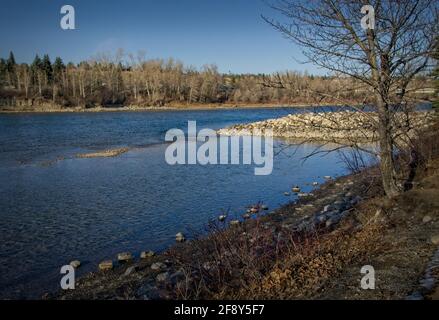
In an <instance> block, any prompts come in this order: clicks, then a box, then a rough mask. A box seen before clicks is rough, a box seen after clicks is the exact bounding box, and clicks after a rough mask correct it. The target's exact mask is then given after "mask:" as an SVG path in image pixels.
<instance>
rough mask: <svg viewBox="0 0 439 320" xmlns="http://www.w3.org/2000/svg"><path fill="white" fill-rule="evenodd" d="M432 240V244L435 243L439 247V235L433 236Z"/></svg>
mask: <svg viewBox="0 0 439 320" xmlns="http://www.w3.org/2000/svg"><path fill="white" fill-rule="evenodd" d="M430 240H431V243H433V244H434V245H439V234H436V235H434V236H431V239H430Z"/></svg>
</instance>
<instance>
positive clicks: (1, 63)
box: [0, 58, 7, 86]
mask: <svg viewBox="0 0 439 320" xmlns="http://www.w3.org/2000/svg"><path fill="white" fill-rule="evenodd" d="M6 70H7V69H6V60H5V59H3V58H1V59H0V86H3V83H4V81H5V80H6Z"/></svg>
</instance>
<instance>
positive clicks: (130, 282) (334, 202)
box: [43, 172, 439, 300]
mask: <svg viewBox="0 0 439 320" xmlns="http://www.w3.org/2000/svg"><path fill="white" fill-rule="evenodd" d="M370 175H371V172H368V173H367V174H357V175H352V176H346V177H341V178H338V179H336V180H333V179H329V180H328V181H327V182H326V183H324V184H323V185H321V186H319V187H318V188H316V189H315V190H314V191H313V192H312V193H308V194H303V195H302V197H300V198H299V199H298V200H297V201H294V202H292V203H290V204H288V205H285V206H283V207H281V208H279V209H278V210H275V211H273V212H270V214H266V215H264V214H262V213H263V212H264V210H265V209H266V208H265V207H264V208H263V207H262V205H259V204H258V205H257V206H252V207H251V208H249V210H248V212H246V213H244V215H248V217H244V216H243V218H244V219H243V220H242V221H235V220H229V219H228V218H227V217H226V216H219V217H218V221H217V222H216V223H215V225H216V229H215V230H216V231H215V232H214V233H212V234H210V235H207V236H205V237H203V238H200V239H191V240H190V241H184V240H186V238H185V237H184V235H182V234H179V235H177V236H176V241H177V242H178V243H177V244H176V245H175V246H174V247H172V248H171V249H169V250H167V251H165V252H163V253H160V254H155V253H154V252H151V251H148V250H146V251H145V252H142V253H141V254H140V258H139V259H135V258H134V257H135V256H139V255H133V254H131V253H123V254H120V255H118V256H117V257H115V259H114V260H109V261H105V262H104V263H103V264H102V266H99V268H100V270H99V269H98V271H97V272H93V273H90V274H87V275H86V276H84V277H83V278H81V279H79V280H78V281H77V284H76V289H75V290H71V291H62V292H58V293H55V294H47V295H45V296H44V297H43V298H44V299H111V300H112V299H148V300H149V299H153V300H156V299H194V298H196V299H198V298H209V299H217V298H227V297H229V298H230V297H231V296H233V295H229V294H227V293H226V296H225V297H224V296H222V295H218V294H215V295H213V296H211V295H207V296H205V295H202V296H197V297H194V296H193V293H192V294H191V293H190V292H191V290H190V289H189V288H191V287H192V286H198V285H199V283H201V282H204V281H208V280H207V279H212V278H214V277H215V276H214V275H216V274H217V273H218V272H220V273H222V272H226V271H227V270H228V268H230V267H227V263H228V262H229V261H234V260H233V259H235V258H239V261H241V260H242V257H241V256H240V255H242V252H237V250H241V248H242V247H243V244H242V243H241V241H244V243H245V245H244V247H245V246H249V247H248V248H246V249H245V250H248V251H251V252H253V250H256V251H255V252H253V253H252V254H256V255H257V256H256V257H254V259H257V260H255V261H259V260H260V259H261V257H262V256H260V255H261V254H264V251H266V250H268V251H270V249H268V248H273V246H274V247H279V246H282V245H283V243H284V242H286V241H287V238H288V237H289V235H290V236H291V237H294V239H296V240H294V241H295V242H294V243H295V244H296V245H298V246H299V248H300V245H301V244H300V240H297V239H300V238H303V239H308V240H306V241H316V240H315V239H314V237H318V238H319V239H320V240H317V241H318V243H320V244H319V245H318V246H322V245H323V244H322V243H321V242H320V241H323V240H322V239H325V238H326V237H329V239H332V238H333V237H335V239H338V240H336V241H335V242H334V241H333V240H334V239H333V240H331V241H330V242H329V243H330V244H331V248H332V246H334V247H333V249H330V252H333V253H332V254H331V255H332V258H330V260H331V261H332V262H333V260H334V259H338V258H337V254H338V253H336V251H337V250H341V251H342V252H343V255H345V254H347V255H348V256H349V255H352V254H354V256H353V257H350V258H349V263H348V264H347V265H346V266H345V267H342V266H339V267H337V268H336V269H335V270H333V272H334V275H338V277H336V278H334V279H332V278H326V277H323V278H322V275H318V276H317V278H318V279H320V280H318V283H320V282H321V285H322V284H324V283H326V284H325V287H324V288H325V289H324V290H323V291H322V289H318V288H317V287H314V286H312V289H307V287H306V285H304V286H303V288H301V289H300V292H301V293H300V295H299V296H295V295H294V296H295V297H296V298H297V297H299V298H333V299H346V298H347V299H351V298H355V299H357V298H360V299H369V298H371V299H376V298H385V299H389V298H391V299H395V298H396V299H404V298H406V297H408V296H410V294H411V293H412V292H413V293H414V294H415V296H416V298H420V297H424V296H427V294H428V292H427V291H426V290H423V291H422V294H421V295H420V294H419V293H418V292H417V291H416V289H415V288H416V283H417V282H418V280H419V278H420V277H421V274H422V272H423V270H425V266H426V265H428V261H429V260H430V257H431V256H432V255H433V253H434V251H435V250H436V249H437V244H434V243H433V245H432V242H433V240H431V241H430V235H431V239H433V237H434V233H433V232H434V231H435V230H436V231H437V227H438V226H439V218H438V217H437V216H433V217H430V219H429V220H428V221H427V222H425V223H421V224H420V227H422V236H421V240H419V230H418V228H419V227H418V226H417V227H416V228H415V229H416V232H415V231H413V232H415V233H413V232H412V231H410V232H411V233H410V234H416V235H415V237H416V239H415V241H414V242H415V244H413V247H412V246H408V247H407V248H404V250H405V251H404V252H403V253H402V254H403V255H404V257H406V256H410V255H412V256H413V253H415V255H414V257H412V256H410V261H407V262H406V261H401V263H400V265H401V266H402V265H404V268H407V270H406V269H401V270H400V271H402V273H403V275H402V279H403V281H402V280H401V279H400V280H401V281H400V282H401V283H398V284H397V285H396V284H394V283H390V282H391V280H394V279H393V278H392V277H394V276H395V274H394V273H397V271H395V270H393V269H392V268H393V267H394V263H395V262H394V259H395V257H394V256H392V255H391V251H392V250H389V249H387V251H386V250H384V249H383V245H384V246H385V244H386V243H387V241H388V240H389V239H386V237H390V239H391V240H389V241H396V240H395V239H394V237H401V238H404V237H405V236H406V233H407V234H409V232H408V231H407V230H406V227H404V226H401V228H402V229H401V230H403V231H401V230H400V231H398V233H397V234H396V235H395V234H394V232H395V230H390V232H387V231H384V230H385V229H386V228H390V229H391V228H393V227H389V226H392V225H393V224H395V223H396V222H395V221H396V220H395V221H394V219H398V220H399V219H402V218H401V217H405V213H403V212H402V210H401V209H400V207H399V206H397V205H395V204H392V205H390V204H389V203H388V202H386V201H384V204H383V200H381V199H380V200H378V201H376V199H375V198H376V197H377V195H378V194H379V191H377V190H374V189H375V188H376V186H375V184H376V182H371V178H370ZM372 176H373V174H372ZM372 180H373V179H372ZM293 188H297V186H293ZM295 191H297V190H295ZM267 209H268V208H267ZM414 214H415V213H413V212H410V211H409V212H407V215H409V216H410V217H411V218H408V217H409V216H407V220H410V219H411V220H413V219H414V220H415V221H416V220H417V219H420V220H422V221H426V220H427V219H426V218H425V216H424V213H419V214H420V216H419V217H417V216H416V217H414ZM250 217H251V218H250ZM411 220H410V221H411ZM399 223H400V222H399ZM371 230H372V231H371ZM387 233H388V234H387ZM382 234H386V235H385V236H383V235H382ZM341 236H342V239H345V240H341V239H340V237H341ZM297 237H298V238H297ZM309 237H312V238H309ZM363 237H367V239H366V242H365V243H364V242H363V241H365V240H361V241H360V243H359V244H358V241H359V240H358V238H359V239H362V238H363ZM410 237H412V235H410ZM424 237H425V240H422V239H424ZM351 238H352V239H353V240H352V239H351ZM221 239H222V240H221ZM224 239H228V240H227V241H231V240H233V242H236V247H235V246H234V245H232V247H230V246H229V245H228V246H227V248H226V249H224V250H223V251H222V252H220V258H219V259H216V258H215V255H214V252H213V251H214V249H212V248H210V246H211V245H213V244H215V247H217V246H218V244H221V243H222V241H224ZM310 239H313V240H310ZM398 239H399V238H398ZM297 241H298V242H297ZM340 241H342V242H340ZM346 241H348V242H349V244H348V245H347V247H346V248H344V249H343V247H344V244H343V243H345V242H346ZM369 242H372V243H369ZM375 242H376V243H375ZM402 243H404V242H402ZM404 245H405V243H404V244H402V245H401V246H402V247H403V246H404ZM313 246H315V245H313ZM416 246H418V247H416ZM339 247H341V249H338V248H339ZM363 247H364V248H363ZM402 247H399V248H398V249H401V250H402ZM262 248H265V249H263V251H260V250H262ZM322 248H324V247H322ZM336 248H337V249H336ZM204 250H206V251H204ZM295 250H297V251H300V250H299V249H298V248H296V249H295ZM307 250H309V249H307ZM319 250H320V251H319V252H318V254H317V256H316V257H315V259H322V258H323V257H322V256H321V255H323V256H324V257H326V254H324V252H321V250H324V249H319ZM333 250H335V251H333ZM346 250H347V251H348V253H344V252H345V251H346ZM383 250H384V251H383ZM350 251H352V252H354V253H351V252H350ZM358 251H361V252H363V251H364V253H362V254H361V255H359V254H358ZM412 251H415V252H412ZM245 254H249V255H250V253H248V252H247V251H246V252H245ZM398 254H399V253H398ZM308 255H310V256H312V254H311V253H308ZM304 257H305V256H302V258H301V259H303V258H304ZM229 259H231V260H229ZM271 259H272V258H271ZM325 259H326V258H325ZM343 259H346V258H343ZM401 259H403V258H401ZM267 261H270V259H269V260H267ZM305 261H306V259H305ZM313 261H314V260H313ZM340 261H344V260H340ZM75 263H76V264H77V263H78V262H75ZM272 263H274V264H276V262H275V261H272ZM310 263H311V262H307V263H306V266H304V267H305V268H307V269H310V270H313V272H314V271H317V272H319V274H320V273H321V272H323V271H322V270H325V268H326V266H325V267H324V266H323V265H321V266H320V267H312V266H309V264H310ZM338 263H340V262H338ZM366 263H370V264H373V265H376V266H377V268H378V269H379V270H380V271H381V269H382V268H384V269H385V271H386V272H383V275H380V286H382V287H385V288H381V291H379V293H376V292H375V294H374V293H373V292H372V293H371V292H370V291H371V290H368V292H365V291H364V290H363V291H361V290H360V291H359V290H358V288H357V287H356V285H357V281H358V280H357V278H358V270H359V269H358V270H357V268H360V267H361V265H363V264H366ZM311 264H312V263H311ZM348 266H350V267H352V266H353V271H352V272H353V275H349V272H351V271H350V270H351V269H350V268H349V267H348ZM436 267H437V264H436V265H435V268H436ZM223 268H224V269H223ZM254 268H257V266H256V265H254V266H253V267H252V268H251V269H249V270H252V269H254ZM276 268H277V267H275V269H274V270H277V269H276ZM321 268H323V269H322V270H320V269H321ZM339 268H341V269H339ZM431 268H432V267H431V266H430V269H429V270H430V273H429V274H428V275H429V280H428V281H429V284H430V287H431V281H432V278H433V275H434V277H435V279H437V276H439V274H438V271H439V270H438V269H439V268H436V269H435V272H432V269H431ZM246 270H247V269H246ZM391 270H393V271H392V272H390V271H391ZM237 271H238V274H241V273H242V270H241V271H239V270H237ZM387 271H389V272H387ZM227 272H232V273H233V272H234V270H228V271H227ZM246 272H249V271H248V270H247V271H245V272H244V274H245V273H246ZM273 272H274V271H273ZM273 272H271V273H270V272H269V271H267V276H268V277H269V278H270V279H271V280H270V282H269V283H272V281H273V279H272V277H273ZM276 272H277V271H276ZM377 272H378V271H377ZM281 274H283V273H281ZM299 274H300V273H299ZM288 276H291V274H289V273H288ZM314 276H316V275H314ZM241 277H242V275H241ZM276 277H277V276H276ZM352 277H354V279H352ZM244 278H245V276H244ZM311 278H312V277H311ZM345 278H346V279H345ZM231 279H235V280H233V281H237V280H238V279H239V278H235V276H232V278H231ZM331 279H332V280H331ZM336 279H338V280H337V281H336V282H335V283H332V282H333V281H334V280H336ZM216 281H217V280H216ZM233 281H232V282H233ZM388 281H389V283H387V282H388ZM434 281H435V282H433V283H437V282H436V281H437V280H434ZM238 282H239V281H238ZM270 285H271V284H270ZM237 286H239V284H238V285H237ZM395 286H396V287H395ZM340 288H344V290H345V291H342V292H340ZM430 289H431V288H430ZM237 290H239V289H237ZM240 297H241V298H242V296H240ZM244 297H245V298H250V297H248V296H246V295H244ZM251 297H256V298H261V297H260V296H257V295H255V296H251ZM262 298H270V296H269V295H268V296H265V295H264V296H263V297H262ZM279 298H282V297H281V296H279ZM289 298H291V297H289Z"/></svg>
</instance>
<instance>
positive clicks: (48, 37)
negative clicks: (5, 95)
mask: <svg viewBox="0 0 439 320" xmlns="http://www.w3.org/2000/svg"><path fill="white" fill-rule="evenodd" d="M0 4H1V5H0V39H1V42H0V56H1V57H7V55H8V54H9V51H10V50H12V51H13V52H14V54H15V57H16V60H17V61H18V62H31V61H32V60H33V58H34V56H35V54H37V53H38V54H44V53H48V54H49V55H50V57H51V58H52V59H53V58H54V57H55V56H60V57H62V58H63V60H64V61H66V62H68V61H73V62H78V61H81V60H86V59H88V58H90V57H92V56H94V55H96V53H99V52H115V51H116V50H117V49H118V48H123V49H124V50H125V52H131V53H137V52H138V51H139V50H144V51H146V55H147V58H169V57H173V58H175V59H178V60H180V61H182V62H183V63H185V64H186V65H193V66H196V67H200V66H202V65H203V64H207V63H214V64H216V65H217V66H218V68H219V70H220V71H221V72H225V73H227V72H229V71H230V72H233V73H270V72H275V71H282V70H286V69H289V70H298V71H305V70H308V71H309V72H310V73H322V72H321V71H319V70H318V69H316V68H314V67H312V66H309V65H303V64H301V63H299V62H298V61H297V59H299V60H303V58H302V56H301V54H300V49H299V48H297V47H296V46H295V45H294V44H292V43H291V42H290V41H288V40H286V39H284V38H283V37H282V35H280V34H279V33H278V32H276V31H275V30H273V29H272V28H271V27H270V26H269V25H267V24H266V23H265V22H264V21H263V20H262V18H261V14H264V15H268V16H273V17H274V16H275V13H274V12H273V11H272V10H271V9H270V8H269V7H268V6H267V5H266V4H265V3H264V2H263V0H117V1H116V0H105V1H104V0H0ZM65 4H70V5H73V6H74V8H75V11H76V30H62V29H61V27H60V20H61V18H62V14H61V13H60V9H61V7H62V6H63V5H65Z"/></svg>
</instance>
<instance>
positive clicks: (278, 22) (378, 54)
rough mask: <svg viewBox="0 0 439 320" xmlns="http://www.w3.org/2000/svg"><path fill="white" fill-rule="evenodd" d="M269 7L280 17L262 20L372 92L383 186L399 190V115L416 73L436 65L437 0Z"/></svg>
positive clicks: (321, 1)
mask: <svg viewBox="0 0 439 320" xmlns="http://www.w3.org/2000/svg"><path fill="white" fill-rule="evenodd" d="M365 5H371V6H372V7H373V9H374V12H371V10H370V9H369V12H370V13H371V14H372V13H374V15H375V22H376V23H375V24H374V25H372V24H369V27H368V28H364V24H363V25H362V23H361V22H362V19H363V18H364V16H365V13H366V11H362V8H363V6H365ZM270 6H271V8H273V9H274V10H275V11H276V12H277V13H278V14H280V15H279V18H275V19H273V18H267V17H263V19H264V20H265V21H266V22H268V23H269V24H270V25H272V26H273V27H274V28H275V29H276V30H278V31H279V32H281V33H282V34H283V35H284V36H285V37H287V38H288V39H290V40H292V41H293V42H294V43H296V44H298V45H300V46H301V48H302V49H303V55H304V56H305V57H306V58H307V61H306V62H308V63H313V64H315V65H317V66H319V67H322V68H324V69H326V70H329V71H330V72H331V73H333V74H339V75H343V76H345V77H346V76H347V77H349V78H350V79H354V80H355V81H356V82H358V83H359V84H361V85H363V86H364V93H366V94H370V98H371V100H372V102H373V106H374V108H375V110H376V112H377V114H378V121H377V123H376V131H377V133H378V144H379V159H380V168H381V174H382V182H383V187H384V190H385V192H386V194H387V196H389V197H392V196H395V195H397V194H399V193H400V192H401V191H402V186H401V184H400V183H398V177H397V170H396V166H395V151H396V150H397V146H396V137H395V131H396V127H397V124H396V121H395V120H394V119H395V114H396V112H398V111H401V110H403V109H405V108H407V106H408V105H409V104H408V102H409V101H408V100H409V97H410V95H409V91H410V85H411V84H413V80H414V79H415V77H416V76H418V75H420V74H422V73H423V72H425V71H427V70H428V69H429V68H430V67H431V58H430V57H431V52H432V50H433V48H434V43H435V41H434V40H435V35H436V34H437V31H438V1H437V0H370V1H364V0H349V1H348V0H313V1H304V0H277V1H274V2H272V3H271V4H270ZM366 8H367V7H366ZM369 8H370V7H369ZM363 10H364V9H363ZM369 22H372V21H371V20H370V21H369ZM366 99H368V97H366Z"/></svg>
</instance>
